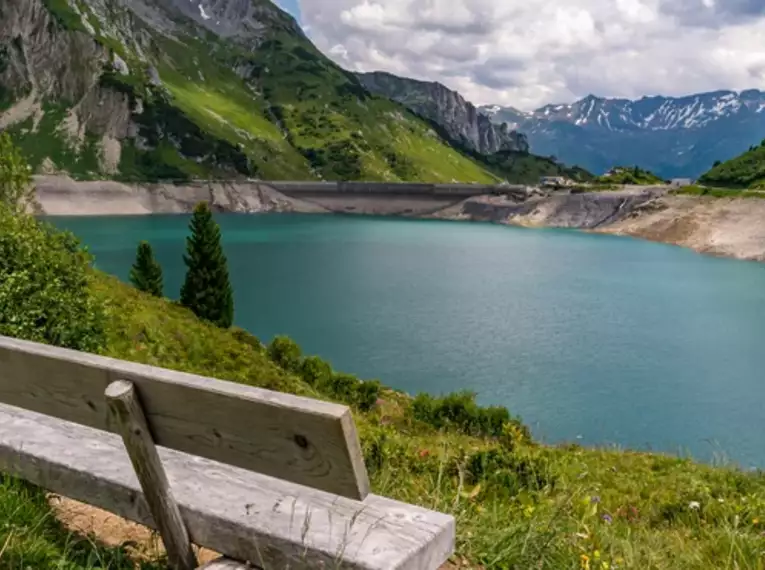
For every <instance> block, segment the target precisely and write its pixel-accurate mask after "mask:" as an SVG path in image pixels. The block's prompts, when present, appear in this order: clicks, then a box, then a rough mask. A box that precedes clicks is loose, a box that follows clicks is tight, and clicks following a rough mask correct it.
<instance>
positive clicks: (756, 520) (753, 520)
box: [752, 519, 760, 524]
mask: <svg viewBox="0 0 765 570" xmlns="http://www.w3.org/2000/svg"><path fill="white" fill-rule="evenodd" d="M752 524H760V519H752Z"/></svg>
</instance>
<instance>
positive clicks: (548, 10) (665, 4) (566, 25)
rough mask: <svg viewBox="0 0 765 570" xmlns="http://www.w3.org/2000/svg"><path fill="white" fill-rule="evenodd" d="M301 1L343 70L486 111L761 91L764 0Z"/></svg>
mask: <svg viewBox="0 0 765 570" xmlns="http://www.w3.org/2000/svg"><path fill="white" fill-rule="evenodd" d="M299 1H300V8H301V13H302V18H303V22H304V24H305V25H307V26H309V28H310V36H311V38H312V39H313V40H314V41H315V42H316V43H317V45H318V46H319V48H321V49H322V50H323V51H324V52H325V53H328V54H329V55H330V57H333V58H334V59H335V60H336V61H338V63H340V64H341V65H343V66H345V67H346V68H349V69H352V70H359V71H375V70H384V71H389V72H392V73H397V74H401V75H406V76H410V77H415V78H418V79H424V80H433V81H440V82H442V83H444V84H445V85H447V86H449V87H451V88H453V89H457V90H459V91H460V92H462V93H463V95H465V96H466V97H468V98H469V99H471V100H472V101H474V102H475V103H479V104H482V103H499V104H504V105H514V106H517V107H520V108H524V109H529V108H533V107H536V106H539V105H542V104H545V103H551V102H565V101H571V100H573V99H576V98H579V97H582V96H584V95H587V94H589V93H595V94H597V95H604V96H621V97H630V98H635V97H640V96H642V95H655V94H664V95H683V94H689V93H695V92H700V91H709V90H715V89H724V88H725V89H748V88H752V87H755V88H765V2H763V1H762V0H725V1H724V2H722V1H714V0H524V1H523V2H521V1H517V0H502V1H500V0H299ZM330 52H331V53H330Z"/></svg>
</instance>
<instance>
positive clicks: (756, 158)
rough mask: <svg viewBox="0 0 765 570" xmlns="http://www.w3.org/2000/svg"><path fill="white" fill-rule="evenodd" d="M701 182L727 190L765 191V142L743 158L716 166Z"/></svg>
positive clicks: (742, 156)
mask: <svg viewBox="0 0 765 570" xmlns="http://www.w3.org/2000/svg"><path fill="white" fill-rule="evenodd" d="M699 182H701V183H703V184H708V185H710V186H718V187H727V188H749V189H752V190H759V189H765V141H763V142H762V144H760V146H753V147H751V148H750V149H749V150H748V151H747V152H745V153H744V154H742V155H741V156H738V157H736V158H733V159H731V160H729V161H727V162H723V163H717V164H715V166H714V167H713V168H712V169H711V170H710V171H709V172H707V173H706V174H704V175H703V176H702V177H701V178H700V179H699Z"/></svg>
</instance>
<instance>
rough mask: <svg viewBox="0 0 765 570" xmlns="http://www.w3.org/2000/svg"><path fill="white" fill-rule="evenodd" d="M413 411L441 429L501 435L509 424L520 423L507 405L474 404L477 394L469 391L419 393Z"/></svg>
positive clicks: (421, 418) (471, 433)
mask: <svg viewBox="0 0 765 570" xmlns="http://www.w3.org/2000/svg"><path fill="white" fill-rule="evenodd" d="M412 414H413V416H414V418H415V419H416V420H419V421H421V422H425V423H427V424H430V425H432V426H434V427H436V428H438V429H442V428H454V429H458V430H459V431H461V432H463V433H465V434H468V435H489V436H494V437H499V436H500V435H502V428H503V427H504V426H505V425H506V424H508V423H514V424H517V425H520V423H519V422H518V421H517V420H514V419H512V418H511V417H510V413H509V412H508V411H507V409H506V408H502V407H499V406H490V407H487V408H483V407H481V406H479V405H478V404H476V403H475V394H472V393H470V392H456V393H454V394H448V395H446V396H443V397H441V398H434V397H433V396H431V395H429V394H419V395H418V396H417V397H416V398H415V399H414V401H413V402H412Z"/></svg>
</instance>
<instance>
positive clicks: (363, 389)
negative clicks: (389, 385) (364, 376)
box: [355, 380, 382, 412]
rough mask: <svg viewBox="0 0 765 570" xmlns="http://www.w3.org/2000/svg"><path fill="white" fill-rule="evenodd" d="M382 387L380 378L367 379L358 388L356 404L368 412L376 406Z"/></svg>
mask: <svg viewBox="0 0 765 570" xmlns="http://www.w3.org/2000/svg"><path fill="white" fill-rule="evenodd" d="M381 388H382V385H381V384H380V382H379V380H365V381H364V382H362V383H361V384H360V385H359V386H358V387H357V388H356V401H355V404H356V405H357V406H358V408H359V409H360V410H361V411H362V412H368V411H369V410H371V409H372V408H374V406H375V404H376V403H377V399H378V398H379V397H380V390H381Z"/></svg>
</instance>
